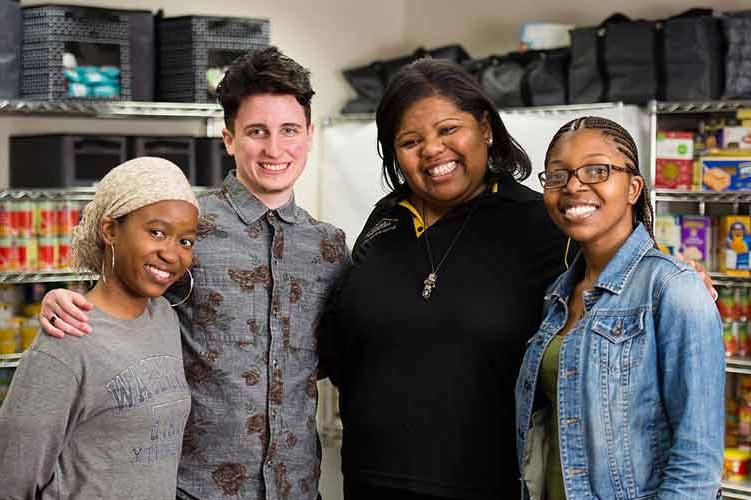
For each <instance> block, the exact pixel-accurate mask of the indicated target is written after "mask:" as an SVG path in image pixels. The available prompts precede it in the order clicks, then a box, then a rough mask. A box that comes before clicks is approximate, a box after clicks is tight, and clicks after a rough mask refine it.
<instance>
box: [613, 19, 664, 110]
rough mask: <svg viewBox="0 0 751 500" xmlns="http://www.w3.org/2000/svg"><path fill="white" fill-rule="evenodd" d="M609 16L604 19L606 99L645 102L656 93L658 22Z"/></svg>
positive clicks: (631, 102)
mask: <svg viewBox="0 0 751 500" xmlns="http://www.w3.org/2000/svg"><path fill="white" fill-rule="evenodd" d="M611 19H612V18H611ZM611 19H609V20H607V21H606V22H605V45H604V49H605V52H604V61H605V72H606V73H607V78H608V79H607V93H606V100H608V101H613V102H614V101H623V102H625V103H626V104H646V103H647V102H648V101H650V100H652V99H656V98H657V96H658V95H659V94H658V89H659V85H658V74H657V67H658V63H657V52H658V51H657V48H658V38H657V23H655V22H653V21H627V20H618V21H616V22H613V21H611Z"/></svg>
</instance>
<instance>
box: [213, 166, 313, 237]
mask: <svg viewBox="0 0 751 500" xmlns="http://www.w3.org/2000/svg"><path fill="white" fill-rule="evenodd" d="M222 191H223V192H224V193H225V194H226V196H227V201H228V202H229V204H230V205H231V206H232V208H233V209H234V210H235V212H237V215H239V216H240V219H242V221H243V222H244V223H245V224H246V225H250V224H253V223H254V222H256V221H257V220H258V219H260V218H261V217H263V216H264V215H266V214H267V213H268V212H270V211H271V210H270V209H269V207H267V206H266V205H264V204H263V202H262V201H261V200H259V199H258V198H256V196H255V195H254V194H253V193H251V192H250V191H248V188H246V187H245V186H244V185H243V184H242V183H241V182H240V181H239V180H237V177H236V176H235V170H232V171H230V173H229V174H227V177H225V178H224V183H223V184H222ZM274 212H276V214H277V215H278V216H279V218H280V219H281V220H283V221H284V222H287V223H289V224H294V223H295V222H297V221H298V216H299V209H298V207H297V204H296V203H295V195H294V194H293V195H292V196H291V197H290V199H289V201H288V202H287V203H285V204H284V205H282V206H281V207H279V208H277V209H276V210H274Z"/></svg>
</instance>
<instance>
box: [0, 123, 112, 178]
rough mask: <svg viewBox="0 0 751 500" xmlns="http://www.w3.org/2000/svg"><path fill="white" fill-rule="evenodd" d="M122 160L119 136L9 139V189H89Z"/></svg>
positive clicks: (59, 135) (60, 136)
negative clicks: (87, 187) (80, 187)
mask: <svg viewBox="0 0 751 500" xmlns="http://www.w3.org/2000/svg"><path fill="white" fill-rule="evenodd" d="M126 158H127V156H126V139H125V137H122V136H98V135H65V134H51V135H26V136H11V137H10V187H13V188H21V187H23V188H27V187H33V188H38V187H77V186H91V185H92V184H94V183H96V182H98V181H99V180H100V179H101V178H102V177H104V176H105V174H107V172H109V171H110V170H111V169H113V168H114V167H116V166H118V165H119V164H121V163H123V162H124V161H125V160H126Z"/></svg>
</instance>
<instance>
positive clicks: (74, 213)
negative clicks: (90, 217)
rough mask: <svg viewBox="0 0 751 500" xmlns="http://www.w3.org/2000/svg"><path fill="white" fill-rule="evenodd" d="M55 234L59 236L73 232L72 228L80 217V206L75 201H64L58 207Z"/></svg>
mask: <svg viewBox="0 0 751 500" xmlns="http://www.w3.org/2000/svg"><path fill="white" fill-rule="evenodd" d="M57 214H58V217H57V219H58V222H57V234H58V235H59V236H64V235H69V234H72V233H73V228H74V227H75V226H77V225H78V220H79V218H80V217H81V208H80V205H79V203H78V202H77V201H64V202H62V203H60V206H59V208H58V212H57Z"/></svg>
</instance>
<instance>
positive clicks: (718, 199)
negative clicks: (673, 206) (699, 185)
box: [654, 189, 751, 203]
mask: <svg viewBox="0 0 751 500" xmlns="http://www.w3.org/2000/svg"><path fill="white" fill-rule="evenodd" d="M654 196H655V200H656V201H667V202H671V201H672V202H689V203H751V191H732V192H724V193H713V192H709V191H676V190H674V189H655V190H654Z"/></svg>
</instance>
